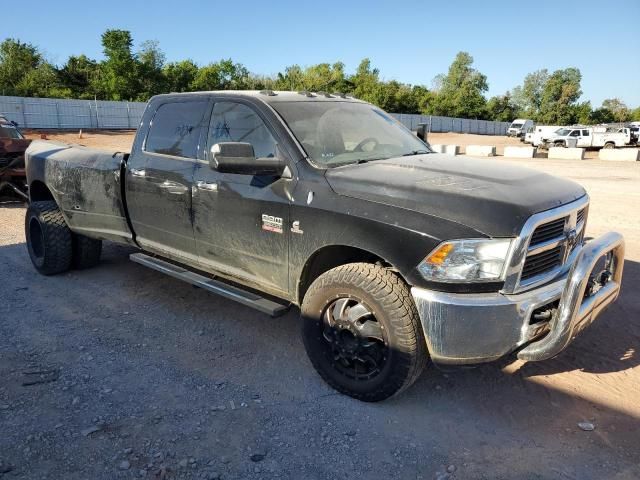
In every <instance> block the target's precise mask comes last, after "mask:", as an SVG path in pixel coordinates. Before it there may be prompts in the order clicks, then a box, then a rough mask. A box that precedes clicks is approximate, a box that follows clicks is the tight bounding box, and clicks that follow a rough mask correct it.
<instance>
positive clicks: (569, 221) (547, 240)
mask: <svg viewBox="0 0 640 480" xmlns="http://www.w3.org/2000/svg"><path fill="white" fill-rule="evenodd" d="M588 213H589V197H587V196H586V195H585V196H584V197H582V198H580V199H579V200H576V201H574V202H572V203H568V204H566V205H562V206H560V207H556V208H553V209H551V210H547V211H544V212H540V213H536V214H535V215H532V216H531V217H530V218H529V219H528V220H527V221H526V222H525V224H524V226H523V227H522V232H521V234H520V235H519V236H518V238H517V239H516V242H515V244H514V246H513V250H512V254H511V259H510V262H509V266H508V268H507V271H506V274H505V283H504V287H503V290H502V291H503V292H505V293H518V292H521V291H524V290H528V289H531V288H535V287H537V286H539V285H543V284H545V283H548V282H550V281H552V280H553V279H554V278H556V277H558V276H559V275H562V274H563V273H565V272H566V271H567V270H568V269H569V267H570V265H571V262H572V261H573V258H574V257H575V254H576V251H577V248H576V247H578V246H579V245H581V244H582V241H583V238H584V233H585V225H586V223H587V217H588Z"/></svg>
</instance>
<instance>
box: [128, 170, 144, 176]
mask: <svg viewBox="0 0 640 480" xmlns="http://www.w3.org/2000/svg"><path fill="white" fill-rule="evenodd" d="M129 171H130V172H131V175H133V176H134V177H144V176H145V175H146V174H147V172H146V171H145V170H144V169H143V168H140V169H138V168H130V169H129Z"/></svg>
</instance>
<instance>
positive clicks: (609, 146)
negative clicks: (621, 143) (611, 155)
mask: <svg viewBox="0 0 640 480" xmlns="http://www.w3.org/2000/svg"><path fill="white" fill-rule="evenodd" d="M604 148H606V149H607V150H609V149H611V148H616V144H615V143H612V142H607V143H605V144H604Z"/></svg>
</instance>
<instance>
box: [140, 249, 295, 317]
mask: <svg viewBox="0 0 640 480" xmlns="http://www.w3.org/2000/svg"><path fill="white" fill-rule="evenodd" d="M129 259H130V260H131V261H133V262H136V263H139V264H140V265H144V266H145V267H149V268H152V269H153V270H157V271H158V272H162V273H165V274H167V275H169V276H171V277H173V278H177V279H178V280H182V281H184V282H187V283H190V284H191V285H195V286H196V287H200V288H203V289H205V290H208V291H209V292H212V293H217V294H218V295H221V296H223V297H225V298H228V299H230V300H235V301H236V302H239V303H242V304H243V305H247V306H248V307H253V308H255V309H256V310H259V311H261V312H263V313H266V314H267V315H271V316H272V317H278V316H280V315H283V314H284V313H286V312H287V310H289V306H288V305H282V304H280V303H277V302H274V301H272V300H269V299H267V298H264V297H261V296H259V295H256V294H254V293H251V292H248V291H246V290H243V289H241V288H238V287H234V286H232V285H228V284H226V283H223V282H220V281H218V280H213V279H211V278H208V277H205V276H204V275H200V274H198V273H195V272H192V271H190V270H187V269H185V268H182V267H179V266H178V265H174V264H173V263H169V262H166V261H164V260H160V259H159V258H155V257H150V256H149V255H145V254H144V253H132V254H131V255H129Z"/></svg>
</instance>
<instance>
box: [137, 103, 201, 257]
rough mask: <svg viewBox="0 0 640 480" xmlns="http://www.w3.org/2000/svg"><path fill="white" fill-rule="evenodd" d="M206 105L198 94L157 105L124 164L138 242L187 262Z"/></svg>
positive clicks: (191, 251) (192, 245) (190, 253)
mask: <svg viewBox="0 0 640 480" xmlns="http://www.w3.org/2000/svg"><path fill="white" fill-rule="evenodd" d="M208 109H209V101H208V99H206V98H203V97H193V98H178V99H176V98H173V99H168V100H166V101H165V102H163V103H161V104H160V105H158V107H157V109H156V111H155V114H154V115H153V118H152V120H151V122H150V127H149V130H148V134H147V137H146V138H145V140H144V143H143V145H142V147H141V149H140V150H139V151H136V152H135V155H134V156H135V158H134V159H133V161H132V162H131V164H130V165H129V166H128V169H127V182H126V185H127V205H128V207H129V213H130V216H131V221H132V224H133V228H134V231H135V233H136V239H137V241H138V243H139V244H140V245H141V246H142V247H143V248H145V249H146V250H150V251H152V252H155V253H158V254H160V255H163V256H166V257H168V258H172V259H175V260H178V261H182V262H185V263H190V264H196V263H197V256H196V246H195V239H194V236H193V223H192V199H191V195H192V193H191V190H192V188H193V174H194V170H195V167H196V164H197V157H198V152H199V145H200V137H201V133H202V131H203V127H204V126H205V124H206V120H205V117H206V115H207V112H208Z"/></svg>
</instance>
